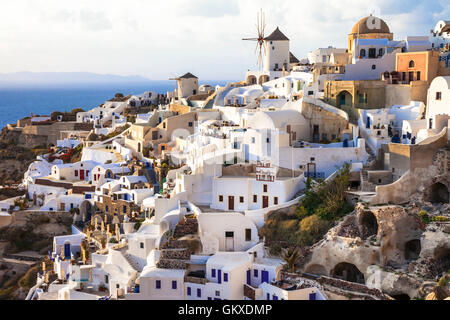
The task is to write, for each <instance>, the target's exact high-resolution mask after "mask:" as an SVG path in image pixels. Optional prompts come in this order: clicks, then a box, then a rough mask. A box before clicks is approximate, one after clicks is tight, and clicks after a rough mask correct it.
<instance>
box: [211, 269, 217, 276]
mask: <svg viewBox="0 0 450 320" xmlns="http://www.w3.org/2000/svg"><path fill="white" fill-rule="evenodd" d="M211 277H213V278H215V277H216V269H212V270H211Z"/></svg>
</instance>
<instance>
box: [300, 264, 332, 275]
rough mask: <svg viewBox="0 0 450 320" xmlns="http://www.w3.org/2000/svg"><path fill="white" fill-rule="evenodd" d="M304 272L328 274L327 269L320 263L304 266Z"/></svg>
mask: <svg viewBox="0 0 450 320" xmlns="http://www.w3.org/2000/svg"><path fill="white" fill-rule="evenodd" d="M305 272H306V273H311V274H315V275H318V276H326V275H327V274H328V272H327V269H326V268H325V267H324V266H323V265H321V264H311V265H309V266H308V267H307V268H306V270H305Z"/></svg>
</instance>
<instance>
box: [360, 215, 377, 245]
mask: <svg viewBox="0 0 450 320" xmlns="http://www.w3.org/2000/svg"><path fill="white" fill-rule="evenodd" d="M359 226H360V233H361V235H362V238H363V239H367V238H368V237H370V236H373V235H377V234H378V222H377V218H376V217H375V215H374V214H373V212H370V211H366V212H363V213H361V214H360V216H359Z"/></svg>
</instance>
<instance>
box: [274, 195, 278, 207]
mask: <svg viewBox="0 0 450 320" xmlns="http://www.w3.org/2000/svg"><path fill="white" fill-rule="evenodd" d="M273 204H274V205H278V197H274V198H273Z"/></svg>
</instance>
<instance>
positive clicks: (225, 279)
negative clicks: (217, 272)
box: [223, 273, 228, 282]
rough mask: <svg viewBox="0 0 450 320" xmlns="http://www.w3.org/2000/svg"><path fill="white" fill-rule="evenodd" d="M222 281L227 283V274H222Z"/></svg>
mask: <svg viewBox="0 0 450 320" xmlns="http://www.w3.org/2000/svg"><path fill="white" fill-rule="evenodd" d="M223 281H224V282H228V273H224V274H223Z"/></svg>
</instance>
